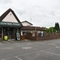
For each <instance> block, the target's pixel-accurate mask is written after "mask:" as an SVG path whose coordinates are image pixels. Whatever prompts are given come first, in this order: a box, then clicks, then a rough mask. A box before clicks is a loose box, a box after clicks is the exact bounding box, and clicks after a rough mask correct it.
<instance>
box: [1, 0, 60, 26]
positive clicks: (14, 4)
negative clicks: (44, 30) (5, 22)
mask: <svg viewBox="0 0 60 60" xmlns="http://www.w3.org/2000/svg"><path fill="white" fill-rule="evenodd" d="M8 8H12V9H13V10H14V12H15V13H16V15H17V16H18V18H19V19H20V20H21V21H23V20H27V21H29V22H32V23H33V24H34V25H37V26H46V27H50V26H54V23H55V22H60V0H0V11H1V12H0V15H1V14H2V13H4V12H5V11H6V10H7V9H8Z"/></svg>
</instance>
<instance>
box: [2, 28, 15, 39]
mask: <svg viewBox="0 0 60 60" xmlns="http://www.w3.org/2000/svg"><path fill="white" fill-rule="evenodd" d="M5 35H7V36H8V37H9V39H15V38H14V36H15V32H14V28H3V36H5Z"/></svg>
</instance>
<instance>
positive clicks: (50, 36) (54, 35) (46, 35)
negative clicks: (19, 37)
mask: <svg viewBox="0 0 60 60" xmlns="http://www.w3.org/2000/svg"><path fill="white" fill-rule="evenodd" d="M58 38H60V33H44V36H41V35H40V34H37V33H35V36H32V33H30V34H27V35H25V39H29V40H50V39H58Z"/></svg>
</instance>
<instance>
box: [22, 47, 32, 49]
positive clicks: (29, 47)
mask: <svg viewBox="0 0 60 60" xmlns="http://www.w3.org/2000/svg"><path fill="white" fill-rule="evenodd" d="M22 49H32V47H22Z"/></svg>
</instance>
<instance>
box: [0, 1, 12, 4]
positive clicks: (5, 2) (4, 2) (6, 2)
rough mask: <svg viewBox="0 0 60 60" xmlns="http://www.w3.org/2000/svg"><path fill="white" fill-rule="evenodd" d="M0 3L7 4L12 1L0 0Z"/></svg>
mask: <svg viewBox="0 0 60 60" xmlns="http://www.w3.org/2000/svg"><path fill="white" fill-rule="evenodd" d="M0 3H2V4H8V3H12V1H11V0H0Z"/></svg>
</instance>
